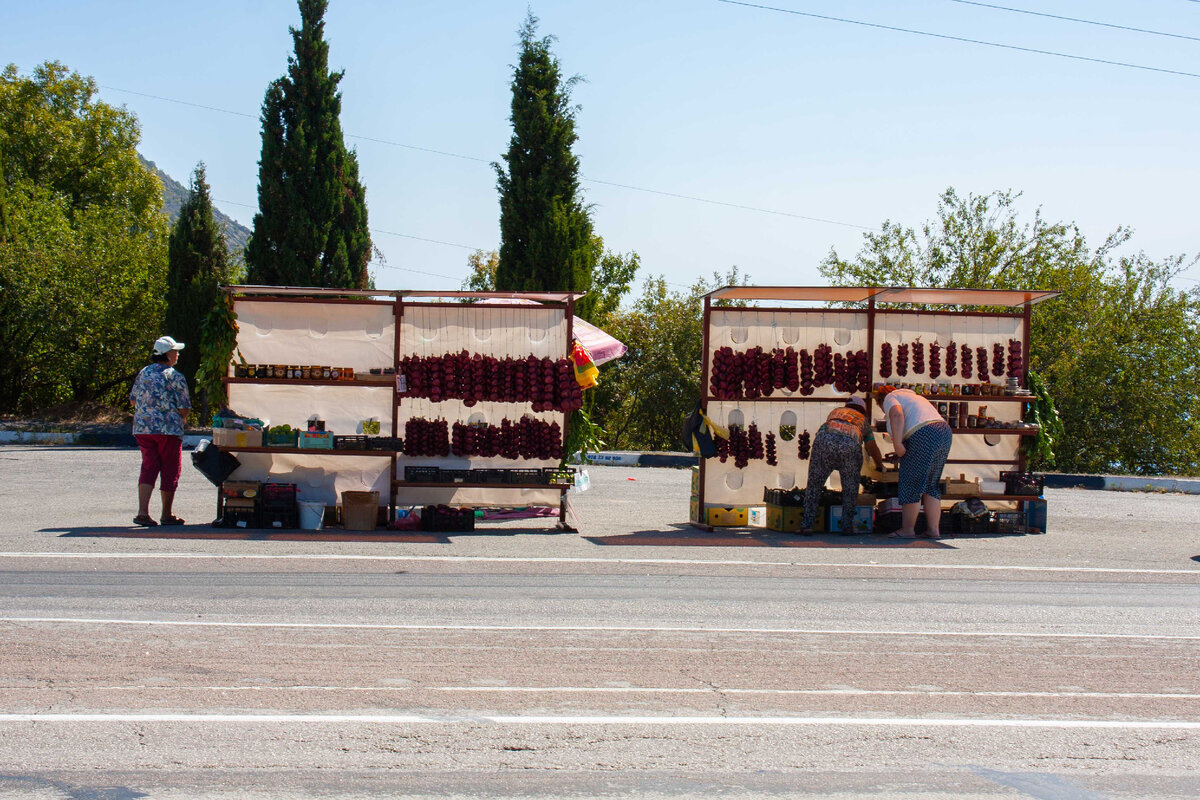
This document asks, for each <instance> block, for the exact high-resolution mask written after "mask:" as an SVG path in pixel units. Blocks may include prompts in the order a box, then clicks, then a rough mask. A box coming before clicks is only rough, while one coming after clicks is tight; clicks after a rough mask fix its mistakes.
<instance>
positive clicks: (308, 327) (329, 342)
mask: <svg viewBox="0 0 1200 800" xmlns="http://www.w3.org/2000/svg"><path fill="white" fill-rule="evenodd" d="M234 311H235V312H236V313H237V316H238V320H237V322H238V349H239V350H240V351H241V354H242V356H243V357H244V358H245V359H246V361H248V362H249V363H251V364H296V365H300V366H303V365H306V364H307V365H313V364H319V365H329V366H336V367H352V368H353V369H354V370H355V371H356V372H366V371H367V370H369V369H371V368H373V367H390V366H392V364H393V363H394V361H395V359H394V358H393V355H392V354H393V350H394V348H395V337H396V318H395V314H394V312H393V306H392V304H391V303H384V304H363V303H307V302H306V303H275V302H262V301H258V302H255V301H253V300H240V299H239V300H236V301H235V303H234Z"/></svg>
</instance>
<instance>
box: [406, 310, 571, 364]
mask: <svg viewBox="0 0 1200 800" xmlns="http://www.w3.org/2000/svg"><path fill="white" fill-rule="evenodd" d="M462 350H466V351H467V352H468V353H471V354H472V355H474V354H475V353H479V354H481V355H485V356H494V357H496V358H503V357H505V356H512V357H513V358H518V357H519V358H525V357H526V356H529V355H534V356H537V357H538V358H553V359H559V358H565V357H566V355H567V319H566V315H565V314H564V313H563V310H562V309H560V308H541V307H538V306H530V307H527V308H526V307H521V308H505V307H490V306H485V305H477V304H465V303H464V304H462V305H461V306H454V307H447V306H429V307H425V306H421V305H420V304H409V305H405V306H404V314H403V316H402V317H401V322H400V356H401V357H404V356H406V355H417V356H440V355H445V354H446V353H458V352H460V351H462Z"/></svg>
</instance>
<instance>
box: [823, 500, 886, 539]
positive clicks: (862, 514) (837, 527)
mask: <svg viewBox="0 0 1200 800" xmlns="http://www.w3.org/2000/svg"><path fill="white" fill-rule="evenodd" d="M874 529H875V506H873V505H872V506H856V507H855V511H854V532H855V533H870V532H871V531H873V530H874ZM829 531H830V533H841V532H842V507H841V506H840V505H837V506H830V508H829Z"/></svg>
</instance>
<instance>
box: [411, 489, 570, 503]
mask: <svg viewBox="0 0 1200 800" xmlns="http://www.w3.org/2000/svg"><path fill="white" fill-rule="evenodd" d="M560 497H561V495H560V493H559V490H558V489H502V488H499V487H495V488H486V489H485V488H465V489H456V488H450V487H445V488H420V489H418V488H416V487H415V486H413V485H406V486H401V487H398V488H397V490H396V505H397V506H399V507H405V506H428V505H439V504H445V505H448V506H488V507H493V506H494V507H498V508H523V507H524V506H553V507H554V508H558V504H559V499H560Z"/></svg>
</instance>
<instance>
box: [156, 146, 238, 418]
mask: <svg viewBox="0 0 1200 800" xmlns="http://www.w3.org/2000/svg"><path fill="white" fill-rule="evenodd" d="M230 273H231V267H230V263H229V254H228V252H227V251H226V249H225V239H224V237H223V236H222V235H221V228H220V226H219V225H217V221H216V220H215V219H214V218H213V206H212V196H211V195H210V193H209V188H208V181H207V179H206V175H205V170H204V163H203V162H201V163H199V164H197V165H196V170H195V172H194V173H192V181H191V185H190V186H189V187H188V195H187V199H186V200H184V202H183V206H182V207H181V208H180V209H179V219H177V220H176V222H175V226H174V227H173V228H172V230H171V237H170V240H169V242H168V245H167V298H166V299H167V312H166V320H165V323H164V328H165V329H166V331H167V332H168V333H169V334H170V335H171V336H174V337H175V338H176V339H178V340H180V341H182V342H186V343H188V345H189V346H188V347H186V348H184V349H183V350H182V351H181V352H180V354H179V363H177V364H176V365H175V366H176V369H178V370H179V371H180V372H182V373H183V375H184V377H186V378H187V380H188V385H189V386H191V387H193V390H194V391H195V393H196V394H197V395H198V396H197V398H196V400H197V402H196V403H195V404H194V407H195V408H196V409H198V411H199V414H200V418H201V419H205V418H207V416H208V414H207V407H208V398H207V397H206V396H205V395H206V393H205V392H204V391H203V389H201V387H198V386H197V385H196V369H197V367H199V366H200V360H201V355H202V354H201V352H200V345H201V338H200V333H201V328H202V326H203V323H204V320H205V318H206V317H207V316H208V314H209V312H210V311H211V310H212V307H213V305H214V304H216V302H217V298H218V293H219V288H218V287H219V286H220V285H221V284H222V283H227V282H229V280H230Z"/></svg>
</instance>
